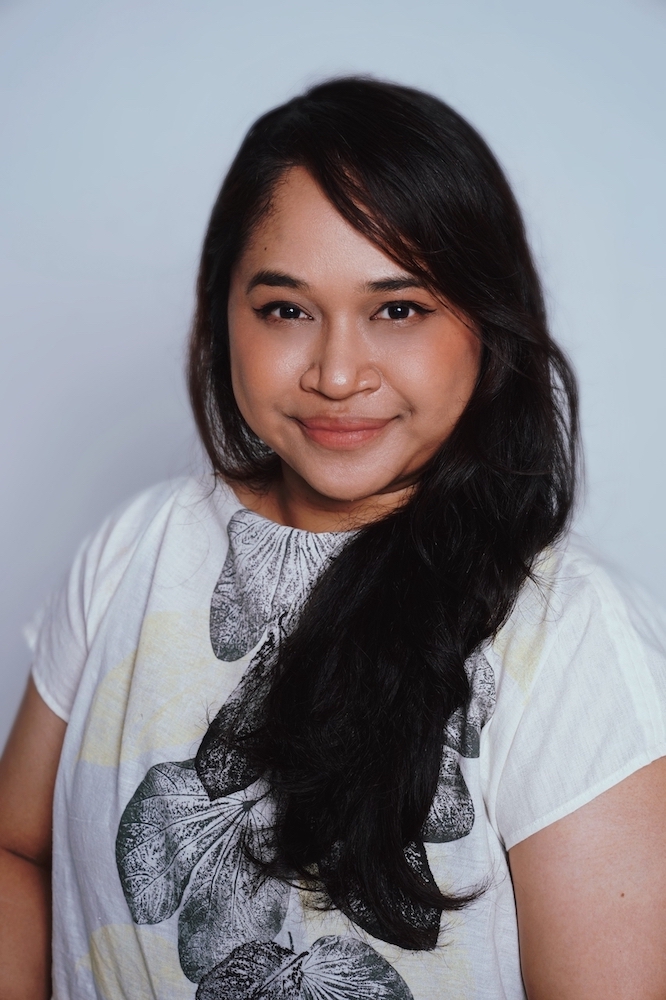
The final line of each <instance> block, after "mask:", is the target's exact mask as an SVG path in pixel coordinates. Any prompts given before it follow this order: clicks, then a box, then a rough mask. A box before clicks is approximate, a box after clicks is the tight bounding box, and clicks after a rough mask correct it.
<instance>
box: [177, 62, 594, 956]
mask: <svg viewBox="0 0 666 1000" xmlns="http://www.w3.org/2000/svg"><path fill="white" fill-rule="evenodd" d="M291 166H302V167H305V168H306V169H307V170H308V171H309V172H310V174H311V175H312V177H313V178H315V180H316V181H317V182H318V183H319V185H320V186H321V188H322V190H323V191H324V192H325V194H326V195H327V197H328V198H329V199H330V201H331V202H332V204H333V205H334V206H335V207H336V208H337V209H338V211H339V212H340V213H341V215H342V216H343V217H344V218H345V219H346V220H347V221H348V222H349V223H350V224H351V225H352V226H354V227H355V228H356V229H357V230H358V231H359V232H361V233H362V234H363V235H365V236H366V237H367V238H368V239H370V240H371V241H372V242H374V243H375V244H376V245H377V246H378V247H379V248H380V249H382V250H383V251H384V252H385V253H386V254H388V255H389V256H390V257H391V258H392V259H394V260H395V261H396V262H397V263H399V264H400V265H401V266H403V267H405V268H406V269H407V270H408V271H409V272H411V273H413V274H415V275H417V276H419V277H420V278H421V279H422V280H423V281H424V282H425V283H426V284H427V285H428V286H429V287H430V288H431V289H433V290H434V291H436V292H437V293H439V294H441V295H443V296H444V297H445V298H446V300H447V301H448V302H449V303H451V304H452V306H453V307H454V308H456V309H458V310H460V312H461V313H462V314H464V315H465V316H466V317H467V318H468V319H469V321H470V322H471V323H473V324H474V326H475V329H476V330H477V331H478V334H479V336H480V339H481V342H482V345H483V355H482V363H481V370H480V374H479V378H478V382H477V385H476V388H475V390H474V393H473V395H472V398H471V400H470V402H469V403H468V405H467V407H466V409H465V411H464V413H463V415H462V416H461V418H460V419H459V421H458V423H457V425H456V427H455V429H454V430H453V432H452V433H451V435H450V436H449V437H448V439H447V440H446V441H444V442H443V444H442V445H441V447H440V449H439V451H438V452H437V454H436V455H435V456H434V458H433V459H432V460H431V461H430V462H429V463H428V465H427V467H426V468H424V469H423V471H422V474H421V476H420V479H419V482H418V484H417V486H416V488H415V490H414V493H413V496H412V497H411V499H410V500H409V502H408V503H406V504H405V505H404V506H403V507H402V508H400V509H399V510H397V511H395V512H393V513H391V514H390V515H389V516H387V517H385V518H384V519H382V520H380V521H377V522H374V523H372V524H369V525H368V526H366V527H364V528H363V529H362V530H360V531H359V532H357V533H356V534H355V535H354V536H353V538H352V539H351V541H350V542H349V543H348V544H347V545H346V546H345V548H344V549H343V550H342V552H341V554H340V555H339V556H338V558H337V559H336V560H335V561H334V562H333V564H332V565H331V567H330V568H329V569H328V570H327V571H326V572H325V574H324V575H323V576H322V577H321V579H320V580H319V581H318V583H317V585H316V587H315V589H314V591H313V593H312V594H311V596H310V597H309V599H308V601H307V603H306V605H305V607H304V609H303V611H302V613H301V616H300V619H299V621H298V624H297V627H296V628H295V629H294V630H293V632H292V633H291V634H290V635H289V636H287V638H286V639H285V641H284V642H283V643H282V645H281V647H280V648H279V650H278V652H277V655H276V659H275V663H274V667H273V675H272V676H273V680H272V686H271V689H270V693H269V695H268V698H267V701H266V704H265V706H264V710H263V722H262V725H261V726H260V727H259V728H258V729H257V730H256V731H255V732H253V733H252V734H251V736H250V737H249V738H246V739H245V743H244V749H245V752H249V753H250V754H251V755H252V758H253V760H254V762H255V764H256V767H257V772H258V773H264V774H265V775H266V776H267V777H268V778H269V780H270V782H271V785H272V788H273V791H274V794H275V800H276V806H277V819H276V827H275V836H274V844H273V851H272V857H271V859H270V861H268V862H266V867H267V870H268V871H269V873H271V874H277V875H279V876H281V877H284V878H297V879H301V880H302V881H303V882H304V883H305V884H306V885H308V886H310V887H311V888H312V889H313V890H316V891H317V892H319V893H320V894H323V897H324V899H326V900H328V902H329V904H332V905H335V906H338V907H339V908H340V909H341V910H342V911H343V912H345V913H347V914H348V915H350V916H352V917H353V919H354V920H355V921H356V922H357V923H359V924H360V925H361V926H364V927H365V928H366V929H368V930H370V932H371V933H372V934H373V935H375V936H377V937H380V938H382V939H384V940H386V941H390V942H393V943H396V944H398V945H400V946H402V947H404V948H411V949H424V948H431V947H433V946H434V944H435V943H436V941H437V930H438V928H439V918H440V915H441V914H442V912H446V911H451V910H455V909H459V908H461V907H462V906H464V905H466V904H467V903H469V901H470V900H471V899H473V898H475V895H477V894H478V893H475V892H474V891H471V892H470V893H469V894H468V895H466V896H447V895H445V894H444V893H442V892H441V891H440V890H439V889H438V887H437V886H436V884H435V882H434V880H433V879H432V878H431V877H428V870H427V862H425V861H424V852H423V844H422V840H423V838H422V834H421V831H422V828H423V825H424V823H425V821H426V818H427V816H428V812H429V809H430V805H431V802H432V800H433V795H434V793H435V790H436V786H437V782H438V776H439V772H440V762H441V759H442V751H443V740H444V733H445V727H446V723H447V721H448V720H450V719H451V717H452V716H453V714H454V713H455V712H456V711H457V710H458V709H460V708H461V707H465V706H466V705H467V703H468V700H469V697H470V683H469V680H468V676H467V673H466V670H465V662H466V660H467V659H468V658H469V657H470V655H471V654H472V653H473V652H474V651H475V650H477V649H478V647H479V646H480V644H482V643H483V642H484V641H485V640H487V639H489V638H490V637H491V636H493V634H494V633H495V632H496V631H497V630H498V628H499V627H500V626H501V625H502V623H503V622H504V621H505V620H506V618H507V616H508V615H509V613H510V612H511V610H512V608H513V606H514V603H515V601H516V598H517V595H518V592H519V590H520V588H521V586H522V584H523V583H524V581H525V579H526V577H527V576H528V575H529V574H530V572H531V568H532V565H533V562H534V560H535V557H536V556H537V555H538V554H539V553H540V552H541V551H542V550H543V549H544V548H545V547H546V546H548V545H549V544H551V543H552V542H553V541H554V540H555V539H556V538H557V537H558V536H559V535H561V533H562V532H563V531H564V530H565V528H566V526H567V523H568V520H569V516H570V513H571V509H572V504H573V500H574V488H575V480H576V464H577V395H576V384H575V380H574V376H573V374H572V372H571V369H570V366H569V364H568V362H567V360H566V358H565V357H564V355H563V354H562V352H561V351H560V349H559V348H558V347H557V345H556V344H555V343H554V342H553V340H552V339H551V337H550V335H549V332H548V329H547V324H546V316H545V309H544V303H543V297H542V292H541V288H540V284H539V279H538V276H537V273H536V270H535V267H534V264H533V261H532V257H531V254H530V250H529V247H528V244H527V239H526V236H525V231H524V226H523V222H522V219H521V216H520V212H519V209H518V206H517V204H516V201H515V199H514V197H513V194H512V192H511V190H510V187H509V185H508V183H507V181H506V179H505V177H504V175H503V173H502V170H501V168H500V167H499V165H498V163H497V161H496V160H495V158H494V156H493V154H492V153H491V152H490V150H489V149H488V147H487V145H486V144H485V142H484V141H483V139H482V138H481V137H480V136H479V135H478V133H477V132H476V131H475V130H474V129H473V128H472V127H471V126H470V125H469V124H468V123H467V122H466V121H465V120H464V119H463V118H462V117H460V115H458V114H457V113H456V112H455V111H453V110H452V109H451V108H450V107H448V106H447V105H446V104H444V103H443V102H442V101H440V100H438V99H437V98H435V97H433V96H430V95H428V94H425V93H421V92H419V91H416V90H412V89H409V88H406V87H401V86H397V85H393V84H386V83H381V82H377V81H374V80H368V79H362V78H347V79H339V80H332V81H330V82H327V83H323V84H320V85H318V86H315V87H313V88H312V89H311V90H309V91H308V92H306V93H305V94H304V95H303V96H300V97H297V98H295V99H293V100H291V101H289V102H288V103H287V104H285V105H283V106H282V107H279V108H277V109H275V110H273V111H270V112H269V113H268V114H266V115H264V116H263V117H262V118H260V119H259V120H258V121H257V122H256V123H255V125H254V126H253V127H252V128H251V129H250V132H249V133H248V135H247V137H246V139H245V141H244V142H243V144H242V146H241V148H240V151H239V152H238V155H237V156H236V159H235V160H234V162H233V164H232V166H231V169H230V170H229V173H228V175H227V177H226V179H225V181H224V184H223V186H222V190H221V192H220V195H219V197H218V200H217V202H216V204H215V206H214V209H213V213H212V217H211V220H210V225H209V229H208V232H207V235H206V238H205V243H204V248H203V257H202V263H201V270H200V275H199V282H198V308H197V315H196V319H195V324H194V328H193V334H192V340H191V348H190V369H189V378H190V392H191V398H192V403H193V408H194V413H195V417H196V420H197V424H198V428H199V432H200V434H201V437H202V440H203V442H204V445H205V447H206V449H207V452H208V454H209V456H210V460H211V462H212V464H213V466H214V468H215V470H216V472H217V473H218V474H220V475H221V476H222V477H224V478H225V479H226V480H228V481H230V482H233V481H243V482H246V483H249V484H253V485H255V486H260V485H261V484H265V483H266V482H269V481H270V480H271V478H272V477H273V476H274V475H275V474H276V469H277V460H276V457H275V456H274V455H273V454H272V453H271V452H269V451H268V449H267V448H266V447H265V446H264V445H263V444H262V442H261V441H259V439H258V438H257V437H256V436H255V435H254V434H253V432H252V431H251V429H250V428H249V427H248V425H247V424H246V423H245V421H244V420H243V418H242V416H241V414H240V411H239V410H238V407H237V406H236V403H235V400H234V395H233V390H232V385H231V372H230V361H229V346H228V329H227V298H228V292H229V281H230V274H231V270H232V268H233V266H234V264H235V262H236V261H237V260H238V258H239V255H240V254H241V252H242V250H243V247H244V244H245V241H246V240H247V238H248V234H249V233H250V232H251V231H252V227H253V226H254V225H255V224H256V222H257V221H258V220H259V219H260V218H261V217H262V215H263V213H265V212H266V211H267V210H268V208H269V207H270V200H271V194H272V191H273V189H274V186H275V184H276V182H277V181H278V179H279V177H280V176H281V174H282V173H283V172H284V171H285V170H287V169H288V168H289V167H291Z"/></svg>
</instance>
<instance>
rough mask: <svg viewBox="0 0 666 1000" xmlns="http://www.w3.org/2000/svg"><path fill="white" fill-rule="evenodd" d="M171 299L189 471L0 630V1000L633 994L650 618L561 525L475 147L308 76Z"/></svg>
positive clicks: (258, 133)
mask: <svg viewBox="0 0 666 1000" xmlns="http://www.w3.org/2000/svg"><path fill="white" fill-rule="evenodd" d="M197 297H198V302H197V314H196V317H195V321H194V324H193V329H192V335H191V341H190V362H189V384H190V393H191V399H192V404H193V409H194V413H195V416H196V419H197V423H198V427H199V431H200V434H201V438H202V441H203V443H204V445H205V447H206V449H207V452H208V455H209V457H210V463H211V469H212V474H211V475H210V476H209V477H207V478H206V479H204V481H198V480H185V481H181V482H178V483H175V484H173V483H171V484H163V485H161V486H158V487H155V488H154V489H152V490H150V491H148V492H147V493H145V494H143V495H142V496H140V497H139V498H137V499H135V500H134V501H132V502H131V503H130V504H129V505H128V506H127V507H126V508H124V509H123V510H122V511H120V512H119V513H117V514H115V515H114V516H112V517H111V518H110V519H109V520H108V521H107V522H106V523H105V524H104V525H103V526H102V528H101V529H100V531H99V532H97V533H96V534H95V535H94V536H93V537H92V538H91V539H89V540H88V541H87V542H86V543H84V545H83V546H82V548H81V550H80V552H79V554H78V556H77V558H76V560H75V563H74V566H73V568H72V570H71V573H70V576H69V579H68V581H67V583H66V584H65V586H64V587H63V588H62V589H61V590H60V591H59V592H58V593H56V594H55V595H54V596H53V598H52V599H51V601H50V602H49V604H48V605H47V606H46V608H44V609H43V610H42V611H41V612H40V613H39V614H38V615H37V617H36V619H35V622H34V628H33V640H34V648H35V658H34V666H33V671H32V680H31V682H30V685H29V688H28V692H27V695H26V700H25V703H24V706H23V708H22V710H21V713H20V715H19V718H18V721H17V724H16V727H15V730H14V734H13V736H12V738H11V740H10V743H9V745H8V749H7V751H6V754H5V757H4V758H3V762H2V767H1V768H0V795H1V796H2V811H1V813H0V815H1V817H2V818H1V819H0V878H1V879H2V886H1V891H0V904H1V905H2V906H3V907H4V908H5V914H4V916H5V926H6V928H7V930H6V932H5V934H4V938H3V943H2V947H3V949H4V951H2V953H1V954H0V969H1V970H2V972H1V975H2V976H3V981H2V991H1V992H2V997H3V1000H14V998H19V997H21V998H24V997H27V996H30V997H35V998H38V997H49V996H50V995H51V992H50V991H51V989H52V990H53V995H54V996H56V997H58V998H59V1000H83V998H85V1000H88V998H91V1000H92V998H98V997H104V998H106V1000H121V998H123V1000H126V998H130V997H132V998H138V997H144V996H155V997H169V998H170V1000H185V998H189V1000H194V998H195V997H196V1000H262V998H265V1000H284V998H293V1000H299V998H301V1000H315V998H316V1000H383V998H386V1000H435V998H437V1000H440V998H442V997H447V998H448V997H450V998H456V1000H491V998H492V1000H503V998H505V1000H523V998H525V997H526V996H527V997H529V1000H602V998H603V1000H613V998H616V1000H620V998H622V1000H626V998H629V997H631V998H632V1000H652V998H657V997H659V998H661V997H663V996H664V994H665V992H666V968H665V966H664V961H665V960H664V955H666V919H664V917H665V916H666V914H664V899H666V850H664V848H665V846H666V834H665V832H664V831H666V771H665V769H664V765H663V755H664V754H666V670H665V669H664V667H665V666H666V660H665V657H664V652H663V648H662V645H661V643H662V639H663V630H662V631H661V632H660V628H661V626H660V624H659V615H658V613H657V612H656V611H655V610H654V609H653V608H652V607H651V606H650V605H649V603H648V601H647V600H646V599H641V602H640V604H639V605H636V604H635V603H634V602H633V601H632V600H630V599H629V598H627V597H624V596H622V595H621V593H620V592H619V591H618V589H617V588H616V587H615V586H614V584H613V583H612V582H611V581H610V579H609V578H608V576H607V575H606V573H605V572H604V571H603V570H602V569H601V567H600V566H599V565H598V563H597V562H596V561H595V559H594V558H593V556H591V555H590V554H589V553H588V552H586V551H585V549H584V548H583V547H582V546H581V544H580V543H579V542H578V541H576V539H575V538H573V537H572V536H571V535H570V534H569V533H568V530H567V529H568V524H569V518H570V513H571V509H572V504H573V500H574V492H575V478H576V475H575V474H576V453H577V420H576V414H577V400H576V387H575V380H574V377H573V375H572V373H571V370H570V367H569V365H568V362H567V360H566V358H565V357H564V356H563V354H562V352H561V351H560V350H559V348H558V347H557V345H556V344H555V343H554V342H553V340H552V339H551V337H550V335H549V332H548V328H547V323H546V316H545V310H544V306H543V299H542V295H541V290H540V286H539V281H538V277H537V274H536V271H535V269H534V265H533V262H532V258H531V255H530V251H529V248H528V245H527V242H526V239H525V233H524V229H523V225H522V221H521V217H520V213H519V211H518V208H517V206H516V203H515V200H514V198H513V195H512V193H511V191H510V188H509V186H508V184H507V182H506V179H505V178H504V176H503V174H502V171H501V169H500V167H499V165H498V164H497V162H496V160H495V159H494V157H493V155H492V153H491V152H490V151H489V149H488V147H487V146H486V145H485V143H484V142H483V140H482V139H481V138H480V137H479V135H478V134H477V133H476V132H475V131H474V130H473V129H472V128H471V126H470V125H469V124H468V123H467V122H465V121H464V120H463V119H462V118H461V117H460V116H459V115H457V114H456V112H454V111H453V110H452V109H451V108H449V107H448V106H446V105H445V104H443V103H442V102H440V101H439V100H437V99H436V98H434V97H431V96H429V95H427V94H423V93H420V92H417V91H414V90H410V89H408V88H404V87H400V86H397V85H393V84H384V83H378V82H375V81H370V80H363V79H353V78H352V79H343V80H334V81H330V82H328V83H324V84H321V85H319V86H317V87H314V88H313V89H311V90H310V91H308V92H307V93H306V94H304V95H303V96H301V97H297V98H295V99H294V100H292V101H290V102H289V103H287V104H286V105H284V106H282V107H280V108H277V109H275V110H273V111H271V112H269V113H268V114H266V115H264V116H263V117H262V118H261V119H260V120H259V121H258V122H257V123H256V124H255V125H254V126H253V128H252V129H251V130H250V132H249V133H248V136H247V137H246V139H245V141H244V143H243V145H242V146H241V149H240V151H239V153H238V155H237V157H236V159H235V161H234V163H233V164H232V166H231V168H230V171H229V173H228V175H227V178H226V179H225V182H224V184H223V186H222V190H221V192H220V195H219V197H218V200H217V202H216V204H215V206H214V208H213V213H212V216H211V221H210V225H209V228H208V232H207V234H206V237H205V241H204V246H203V253H202V262H201V269H200V273H199V280H198V288H197ZM56 771H57V773H58V778H57V783H56ZM54 785H55V789H56V790H55V802H54V804H53V852H52V856H53V982H51V978H50V974H49V964H48V927H49V920H50V916H49V905H48V901H49V891H48V889H49V885H48V866H49V863H50V858H51V806H52V801H53V794H54Z"/></svg>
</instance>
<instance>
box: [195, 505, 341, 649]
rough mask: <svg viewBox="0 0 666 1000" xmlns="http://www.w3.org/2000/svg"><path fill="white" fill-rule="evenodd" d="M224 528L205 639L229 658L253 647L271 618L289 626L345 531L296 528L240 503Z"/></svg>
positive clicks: (336, 549)
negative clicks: (224, 546)
mask: <svg viewBox="0 0 666 1000" xmlns="http://www.w3.org/2000/svg"><path fill="white" fill-rule="evenodd" d="M227 530H228V534H229V552H228V553H227V558H226V560H225V563H224V567H223V569H222V573H221V575H220V578H219V580H218V581H217V584H216V586H215V590H214V591H213V597H212V601H211V609H210V639H211V643H212V646H213V651H214V652H215V655H216V656H217V657H218V658H219V659H220V660H225V661H226V662H232V661H234V660H238V659H240V657H241V656H244V655H245V654H246V653H248V652H249V651H250V650H251V649H253V648H254V647H255V646H256V645H257V643H258V642H259V640H260V639H261V637H262V635H263V634H264V631H265V629H266V627H267V626H268V625H270V624H271V623H275V622H278V621H279V622H280V623H281V624H282V627H283V629H284V630H285V631H286V630H288V629H289V628H290V626H291V625H292V624H293V623H294V621H295V619H296V617H297V615H298V612H299V610H300V608H301V607H302V605H303V602H304V600H305V598H306V597H307V594H308V592H309V590H310V588H311V587H312V585H313V584H314V583H315V581H316V580H317V577H318V576H319V575H320V573H321V572H322V570H323V569H324V567H325V566H326V564H327V563H328V562H329V561H330V560H331V559H332V558H333V557H334V556H335V555H337V553H338V552H339V551H340V549H341V548H342V546H343V545H344V543H345V541H347V539H348V538H349V535H348V534H347V533H345V532H323V533H320V534H315V533H314V532H304V531H299V530H298V529H296V528H288V527H285V526H284V525H281V524H276V523H275V522H274V521H269V520H267V519H266V518H263V517H260V516H259V515H258V514H255V513H253V512H252V511H249V510H245V509H243V510H239V511H237V512H236V513H235V514H234V515H233V517H232V518H231V519H230V521H229V525H228V529H227Z"/></svg>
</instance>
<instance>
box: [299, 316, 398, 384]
mask: <svg viewBox="0 0 666 1000" xmlns="http://www.w3.org/2000/svg"><path fill="white" fill-rule="evenodd" d="M312 346H313V354H312V358H311V360H310V364H309V366H308V367H307V368H306V370H305V371H304V372H303V375H302V376H301V380H300V384H301V388H302V389H304V390H305V391H306V392H317V393H319V394H320V395H322V396H326V397H327V398H328V399H347V398H348V397H349V396H354V395H356V393H359V392H374V391H375V390H376V389H379V387H380V386H381V382H382V377H381V372H380V371H379V369H378V368H377V367H376V365H375V364H374V363H373V360H372V358H371V356H370V351H369V348H368V344H367V343H366V342H365V338H364V337H363V334H362V333H361V332H360V331H359V330H358V329H356V328H355V327H354V325H353V323H348V322H345V321H344V319H339V320H336V321H332V322H328V323H325V324H323V325H322V328H321V332H320V335H319V337H317V338H316V340H315V341H314V342H313V345H312Z"/></svg>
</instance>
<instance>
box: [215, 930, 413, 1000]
mask: <svg viewBox="0 0 666 1000" xmlns="http://www.w3.org/2000/svg"><path fill="white" fill-rule="evenodd" d="M196 1000H413V996H412V992H411V990H410V989H409V987H408V985H407V983H406V982H405V981H404V979H403V978H402V976H401V975H400V974H399V973H398V972H397V971H396V970H395V969H394V968H393V966H391V965H389V963H388V962H387V961H386V959H385V958H383V956H382V955H379V954H378V953H377V952H376V951H375V950H374V948H371V947H370V945H368V944H366V943H365V942H364V941H359V940H357V939H356V938H351V937H335V936H333V935H331V936H329V937H322V938H319V940H318V941H315V943H314V944H313V945H312V947H311V948H310V950H309V951H304V952H302V953H301V954H300V955H297V954H296V953H295V952H293V951H290V950H289V949H288V948H282V947H281V946H280V945H277V944H275V943H273V942H266V943H263V944H262V943H259V942H252V943H251V944H244V945H241V946H240V947H239V948H236V949H235V951H232V953H231V954H230V955H229V956H228V958H226V959H225V960H224V961H223V962H221V963H220V964H219V965H218V966H217V967H216V968H215V969H213V970H212V972H209V973H208V975H207V976H205V977H204V979H202V981H201V983H200V984H199V989H198V990H197V996H196Z"/></svg>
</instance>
